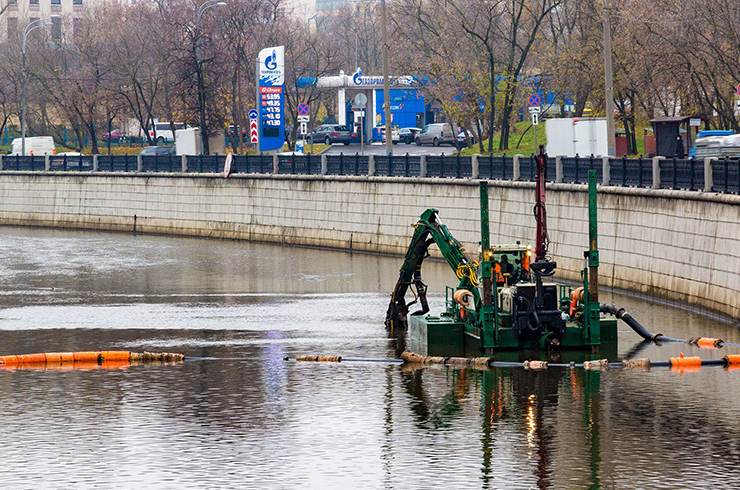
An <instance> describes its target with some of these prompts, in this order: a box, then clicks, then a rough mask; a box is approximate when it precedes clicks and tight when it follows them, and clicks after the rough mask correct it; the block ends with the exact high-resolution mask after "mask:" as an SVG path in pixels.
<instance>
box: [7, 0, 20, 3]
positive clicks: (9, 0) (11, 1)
mask: <svg viewBox="0 0 740 490" xmlns="http://www.w3.org/2000/svg"><path fill="white" fill-rule="evenodd" d="M8 3H18V0H8Z"/></svg>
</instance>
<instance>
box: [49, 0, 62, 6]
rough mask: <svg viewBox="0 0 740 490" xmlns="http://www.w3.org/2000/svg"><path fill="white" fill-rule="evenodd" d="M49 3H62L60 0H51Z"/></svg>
mask: <svg viewBox="0 0 740 490" xmlns="http://www.w3.org/2000/svg"><path fill="white" fill-rule="evenodd" d="M51 4H52V5H61V4H62V0H51Z"/></svg>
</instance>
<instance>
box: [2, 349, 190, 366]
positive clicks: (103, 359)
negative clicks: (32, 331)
mask: <svg viewBox="0 0 740 490" xmlns="http://www.w3.org/2000/svg"><path fill="white" fill-rule="evenodd" d="M184 360H185V356H184V355H183V354H173V353H169V352H129V351H85V352H43V353H39V354H21V355H17V356H13V355H10V356H0V369H28V368H59V367H63V368H78V367H79V368H93V367H97V366H99V367H104V368H119V367H124V366H130V365H131V364H149V363H155V362H156V363H164V362H167V363H172V362H182V361H184Z"/></svg>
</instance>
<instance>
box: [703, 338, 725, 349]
mask: <svg viewBox="0 0 740 490" xmlns="http://www.w3.org/2000/svg"><path fill="white" fill-rule="evenodd" d="M722 343H723V342H722V340H721V339H712V338H709V337H701V338H699V339H696V345H698V346H699V347H701V348H702V349H717V348H719V347H720V346H721V345H722Z"/></svg>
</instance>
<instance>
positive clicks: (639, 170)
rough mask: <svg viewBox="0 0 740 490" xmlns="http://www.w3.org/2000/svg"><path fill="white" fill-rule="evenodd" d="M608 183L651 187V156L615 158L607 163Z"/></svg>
mask: <svg viewBox="0 0 740 490" xmlns="http://www.w3.org/2000/svg"><path fill="white" fill-rule="evenodd" d="M609 183H610V184H611V185H619V186H622V187H651V186H652V185H653V160H652V159H651V158H642V157H640V158H626V157H623V158H617V159H612V160H611V162H610V165H609Z"/></svg>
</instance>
